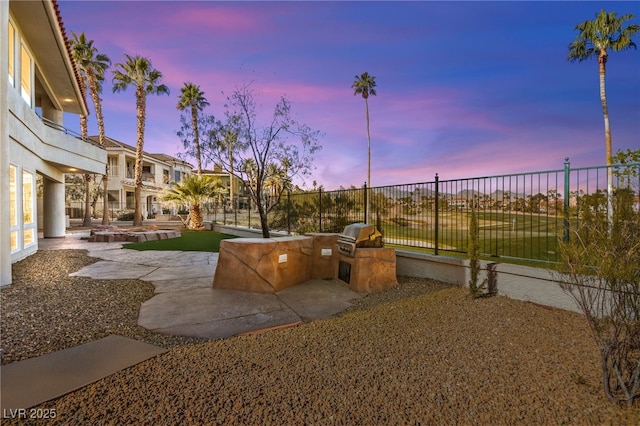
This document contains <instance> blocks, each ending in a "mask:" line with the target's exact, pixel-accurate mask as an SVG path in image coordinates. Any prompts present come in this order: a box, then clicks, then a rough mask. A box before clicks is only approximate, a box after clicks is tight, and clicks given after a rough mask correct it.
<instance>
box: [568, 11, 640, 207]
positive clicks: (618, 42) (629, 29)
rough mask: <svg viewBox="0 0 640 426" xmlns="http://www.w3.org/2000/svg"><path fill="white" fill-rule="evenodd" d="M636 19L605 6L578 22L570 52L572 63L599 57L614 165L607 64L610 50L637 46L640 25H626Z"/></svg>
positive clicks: (609, 179) (608, 147)
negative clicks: (588, 18)
mask: <svg viewBox="0 0 640 426" xmlns="http://www.w3.org/2000/svg"><path fill="white" fill-rule="evenodd" d="M631 19H634V16H633V15H632V14H630V13H628V14H626V15H622V16H621V17H619V18H618V16H617V13H616V12H606V11H605V10H604V9H602V10H601V11H600V13H598V14H597V15H596V19H594V20H593V21H584V22H581V23H579V24H578V25H576V27H575V30H576V31H578V35H577V36H576V39H575V40H574V41H572V42H571V44H569V55H568V56H567V60H569V61H571V62H575V61H579V62H582V61H584V60H587V59H589V58H592V57H596V58H597V59H598V72H599V74H600V102H601V103H602V114H603V116H604V140H605V149H606V156H607V165H609V166H610V165H611V164H612V155H613V153H612V148H611V128H610V126H609V108H608V106H607V93H606V90H605V76H606V64H607V59H608V57H609V53H608V50H609V49H611V50H612V51H614V52H617V51H621V50H626V49H630V48H632V47H633V48H636V44H635V43H634V42H633V41H632V40H631V39H632V37H634V36H635V35H636V33H637V32H638V31H639V30H640V26H638V25H636V24H630V25H627V26H626V27H625V26H624V24H625V22H626V21H629V20H631ZM612 182H613V171H612V168H611V167H609V168H608V172H607V191H608V193H609V196H608V210H609V215H610V217H612V216H611V215H612V214H613V208H612V197H611V195H612V193H613V187H612V185H613V183H612Z"/></svg>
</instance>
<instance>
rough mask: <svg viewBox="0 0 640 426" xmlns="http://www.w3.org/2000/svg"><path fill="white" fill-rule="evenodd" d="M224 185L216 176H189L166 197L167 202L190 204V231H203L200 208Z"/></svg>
mask: <svg viewBox="0 0 640 426" xmlns="http://www.w3.org/2000/svg"><path fill="white" fill-rule="evenodd" d="M223 186H224V185H223V183H222V181H221V180H220V178H218V177H214V176H202V175H193V176H187V177H186V178H185V179H183V180H182V181H181V182H178V183H176V184H175V185H174V186H173V187H171V189H169V190H168V191H167V192H166V193H165V194H164V195H163V197H162V198H163V199H164V200H166V201H181V202H186V203H189V206H190V207H189V220H188V221H187V227H188V228H189V229H203V228H204V222H203V218H202V209H201V208H200V206H201V205H202V203H204V202H205V201H206V200H207V199H208V198H209V197H211V196H213V195H214V194H215V193H216V191H217V190H218V189H220V188H222V187H223Z"/></svg>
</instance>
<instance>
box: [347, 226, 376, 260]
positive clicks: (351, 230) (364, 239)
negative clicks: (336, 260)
mask: <svg viewBox="0 0 640 426" xmlns="http://www.w3.org/2000/svg"><path fill="white" fill-rule="evenodd" d="M360 247H367V248H379V247H382V234H381V233H380V231H378V229H376V227H375V226H373V225H369V224H366V223H352V224H351V225H347V226H345V227H344V231H342V234H340V236H339V237H338V250H339V251H340V253H342V254H345V255H347V256H355V250H356V248H360Z"/></svg>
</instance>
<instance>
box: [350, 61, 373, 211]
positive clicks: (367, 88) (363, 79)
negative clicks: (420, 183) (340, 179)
mask: <svg viewBox="0 0 640 426" xmlns="http://www.w3.org/2000/svg"><path fill="white" fill-rule="evenodd" d="M375 87H376V78H375V77H374V76H372V75H369V73H368V72H364V73H362V75H359V76H358V75H356V79H355V80H354V82H353V84H352V85H351V88H352V89H354V92H353V95H354V96H355V95H362V97H363V98H364V105H365V108H366V112H367V142H368V143H367V191H368V190H369V188H371V133H370V132H369V101H368V99H369V95H373V96H375V95H376V89H375ZM369 198H371V197H369V196H367V214H366V215H365V218H364V221H365V222H367V223H368V222H369V218H368V216H369V215H370V212H369V205H370V202H369Z"/></svg>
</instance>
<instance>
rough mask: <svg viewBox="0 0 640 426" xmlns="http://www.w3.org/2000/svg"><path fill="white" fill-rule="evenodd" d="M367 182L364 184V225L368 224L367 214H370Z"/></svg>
mask: <svg viewBox="0 0 640 426" xmlns="http://www.w3.org/2000/svg"><path fill="white" fill-rule="evenodd" d="M367 192H368V191H367V182H365V183H364V223H367V217H368V216H367V214H368V213H369V212H367V206H368V205H369V203H368V202H367Z"/></svg>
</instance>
